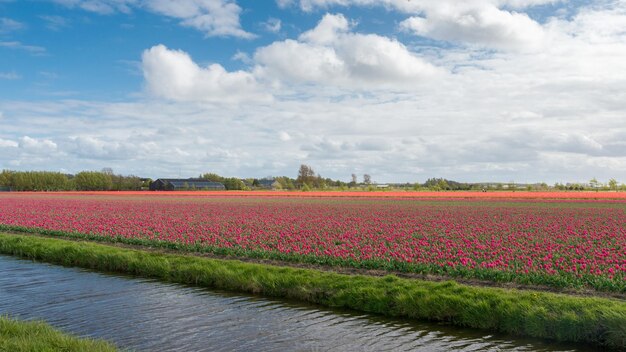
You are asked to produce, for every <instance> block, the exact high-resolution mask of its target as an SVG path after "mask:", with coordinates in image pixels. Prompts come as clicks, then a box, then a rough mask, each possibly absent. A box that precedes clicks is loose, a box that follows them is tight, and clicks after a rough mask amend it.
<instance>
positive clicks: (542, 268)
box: [0, 192, 626, 293]
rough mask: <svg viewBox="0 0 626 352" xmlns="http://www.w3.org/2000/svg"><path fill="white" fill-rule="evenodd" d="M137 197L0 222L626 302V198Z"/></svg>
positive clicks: (44, 203)
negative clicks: (612, 295) (611, 295)
mask: <svg viewBox="0 0 626 352" xmlns="http://www.w3.org/2000/svg"><path fill="white" fill-rule="evenodd" d="M144 194H145V193H144ZM144 194H141V193H121V194H100V195H94V194H28V193H25V194H16V193H13V194H4V195H0V224H1V226H2V228H3V229H5V230H19V231H32V232H43V233H47V234H53V235H65V236H67V235H70V236H75V237H76V236H78V237H84V238H90V239H95V240H113V241H119V242H123V243H130V244H143V245H151V246H160V247H166V248H178V249H186V250H193V251H201V252H210V253H215V254H228V255H235V256H242V257H254V258H269V259H277V260H283V261H296V262H305V263H314V264H322V265H335V266H347V267H356V268H368V269H382V270H392V271H402V272H413V273H420V274H429V275H443V276H451V277H464V278H473V279H481V280H492V281H500V282H516V283H519V284H533V285H544V286H550V287H557V288H561V287H569V288H592V289H596V290H599V291H611V292H618V293H624V292H626V211H625V209H626V200H624V198H623V197H620V196H621V194H617V193H612V194H611V193H600V194H602V195H606V194H608V195H611V197H607V196H604V197H605V198H606V199H599V198H598V197H593V195H594V193H566V195H567V196H566V197H555V196H554V193H553V194H540V193H535V194H533V193H525V192H517V193H514V192H511V193H509V196H508V197H503V196H502V194H498V195H497V197H493V194H491V193H488V194H487V195H492V197H487V196H485V195H484V193H473V194H469V193H468V194H459V193H432V194H425V195H422V196H421V197H419V196H416V195H415V193H405V194H404V195H403V194H398V195H394V194H389V193H375V195H376V197H372V196H371V195H372V193H370V195H369V196H368V195H366V194H351V193H334V194H333V193H326V195H328V194H331V195H334V196H331V197H328V196H324V194H314V195H309V196H307V197H299V196H297V193H295V194H294V193H291V194H285V195H283V196H280V194H281V193H265V194H250V195H248V196H246V197H243V196H241V195H239V194H237V195H235V196H232V193H231V195H227V194H216V193H212V194H211V195H210V196H199V195H198V194H197V193H196V194H195V195H194V194H191V193H190V194H178V193H177V194H169V195H163V194H154V193H150V194H149V195H144ZM267 194H272V195H274V196H272V197H268V196H266V195H267ZM300 194H302V193H300ZM441 194H446V195H447V196H445V197H442V196H439V195H441ZM338 195H339V196H338ZM346 195H348V196H346ZM381 195H382V197H381ZM406 195H412V196H406ZM569 195H578V196H577V197H576V196H569ZM581 195H583V196H581ZM556 198H568V199H556ZM610 198H613V199H610ZM620 198H621V199H620Z"/></svg>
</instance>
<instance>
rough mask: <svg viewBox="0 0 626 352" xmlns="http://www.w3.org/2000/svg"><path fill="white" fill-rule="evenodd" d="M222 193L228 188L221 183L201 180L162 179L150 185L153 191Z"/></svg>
mask: <svg viewBox="0 0 626 352" xmlns="http://www.w3.org/2000/svg"><path fill="white" fill-rule="evenodd" d="M192 189H197V190H212V191H221V190H225V189H226V187H224V185H223V184H222V183H220V182H211V181H207V180H204V179H201V178H187V179H184V178H160V179H158V180H156V181H154V182H152V183H150V190H151V191H184V190H192Z"/></svg>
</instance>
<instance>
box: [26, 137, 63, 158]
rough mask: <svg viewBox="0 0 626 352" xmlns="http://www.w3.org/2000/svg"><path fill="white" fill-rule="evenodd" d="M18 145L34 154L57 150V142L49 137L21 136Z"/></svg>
mask: <svg viewBox="0 0 626 352" xmlns="http://www.w3.org/2000/svg"><path fill="white" fill-rule="evenodd" d="M18 147H19V148H20V149H22V150H24V151H26V152H28V153H32V154H48V153H51V152H54V151H56V149H57V144H56V143H54V142H53V141H51V140H49V139H37V138H31V137H29V136H24V137H22V138H20V140H19V142H18Z"/></svg>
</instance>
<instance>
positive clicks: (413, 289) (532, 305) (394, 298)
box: [0, 234, 626, 349]
mask: <svg viewBox="0 0 626 352" xmlns="http://www.w3.org/2000/svg"><path fill="white" fill-rule="evenodd" d="M0 253H4V254H10V255H17V256H21V257H24V258H31V259H36V260H40V261H45V262H50V263H55V264H62V265H68V266H78V267H83V268H89V269H95V270H101V271H108V272H119V273H127V274H132V275H137V276H143V277H149V278H155V279H160V280H165V281H171V282H178V283H184V284H193V285H199V286H204V287H211V288H219V289H224V290H231V291H237V292H248V293H257V294H263V295H266V296H270V297H286V298H290V299H297V300H301V301H305V302H310V303H315V304H320V305H323V306H329V307H341V308H349V309H354V310H359V311H363V312H369V313H377V314H384V315H388V316H399V317H409V318H416V319H424V320H432V321H445V322H450V323H452V324H454V325H457V326H463V327H472V328H481V329H487V330H491V331H498V332H502V333H508V334H512V335H519V336H530V337H538V338H549V339H554V340H559V341H570V342H585V343H591V344H595V345H598V346H605V347H612V348H615V349H623V348H625V347H626V302H624V301H623V300H614V299H606V298H587V297H573V296H567V295H560V294H553V293H547V292H533V291H518V290H506V289H500V288H480V287H471V286H464V285H460V284H457V283H455V282H439V283H436V282H427V281H419V280H409V279H401V278H397V277H395V276H386V277H369V276H348V275H341V274H336V273H330V272H320V271H315V270H309V269H296V268H288V267H275V266H267V265H260V264H250V263H242V262H239V261H228V260H217V259H208V258H200V257H193V256H183V255H170V254H162V253H149V252H142V251H137V250H131V249H123V248H118V247H109V246H104V245H100V244H95V243H88V242H72V241H65V240H59V239H51V238H41V237H29V236H22V235H10V234H0Z"/></svg>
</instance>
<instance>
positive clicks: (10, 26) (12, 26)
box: [0, 17, 25, 33]
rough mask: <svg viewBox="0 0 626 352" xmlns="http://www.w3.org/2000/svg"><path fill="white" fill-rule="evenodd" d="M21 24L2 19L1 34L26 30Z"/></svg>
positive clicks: (0, 19) (0, 23)
mask: <svg viewBox="0 0 626 352" xmlns="http://www.w3.org/2000/svg"><path fill="white" fill-rule="evenodd" d="M24 27H25V25H24V24H23V23H21V22H18V21H15V20H12V19H10V18H6V17H0V33H6V32H13V31H17V30H20V29H22V28H24Z"/></svg>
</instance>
